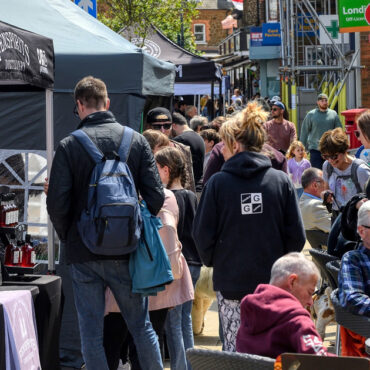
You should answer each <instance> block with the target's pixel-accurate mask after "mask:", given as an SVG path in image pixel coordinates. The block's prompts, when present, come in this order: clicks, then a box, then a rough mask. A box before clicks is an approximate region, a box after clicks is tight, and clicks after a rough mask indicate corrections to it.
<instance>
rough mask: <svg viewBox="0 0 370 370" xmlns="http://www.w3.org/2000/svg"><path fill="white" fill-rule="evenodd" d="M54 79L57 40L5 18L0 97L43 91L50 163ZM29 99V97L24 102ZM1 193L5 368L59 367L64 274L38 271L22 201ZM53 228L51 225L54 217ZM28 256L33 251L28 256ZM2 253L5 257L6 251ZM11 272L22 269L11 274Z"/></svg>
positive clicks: (4, 128)
mask: <svg viewBox="0 0 370 370" xmlns="http://www.w3.org/2000/svg"><path fill="white" fill-rule="evenodd" d="M53 84H54V48H53V41H52V40H51V39H49V38H46V37H43V36H40V35H37V34H35V33H32V32H29V31H26V30H23V29H20V28H17V27H15V26H12V25H9V24H7V23H3V22H0V96H1V99H0V100H1V101H2V100H3V96H4V95H6V94H8V93H9V92H14V91H16V92H19V93H22V94H24V96H27V95H28V94H34V93H39V94H40V97H42V98H43V101H44V107H45V111H44V117H45V119H44V120H43V122H44V123H45V128H44V130H43V131H44V132H45V133H46V134H45V136H46V143H45V144H44V145H45V146H46V151H47V160H48V162H49V165H50V164H51V161H52V158H53V92H52V88H53ZM28 103H30V102H28ZM26 104H27V100H26V102H25V105H24V106H25V107H26ZM8 113H9V117H7V120H6V121H5V120H0V129H1V132H2V137H4V138H8V137H9V136H8V135H9V134H10V133H9V132H10V131H11V130H9V127H8V125H9V123H10V126H12V125H15V126H16V125H17V122H16V121H15V120H16V117H15V115H12V114H11V112H8ZM17 140H18V141H19V142H21V143H22V145H24V148H27V147H28V145H29V143H30V140H29V137H28V136H27V130H20V131H19V132H18V133H17ZM49 168H50V166H49ZM0 196H1V205H0V239H1V242H2V245H3V246H2V248H0V249H4V248H3V247H6V248H5V250H6V251H5V263H6V264H7V265H9V267H7V268H5V267H4V265H3V263H2V262H3V261H1V265H0V267H1V268H0V308H1V309H0V313H1V315H0V327H1V329H2V330H0V333H1V334H0V337H1V338H0V369H1V370H3V369H4V370H5V369H8V368H9V369H10V368H17V369H18V368H19V369H33V368H35V369H36V368H40V365H41V367H42V368H43V369H50V370H52V369H58V368H59V355H58V352H59V328H60V318H61V279H60V277H57V276H41V275H36V274H33V272H34V267H35V260H34V257H32V252H31V251H32V246H31V245H29V244H28V242H30V243H31V244H32V242H31V241H30V239H28V242H27V241H25V240H23V241H22V239H23V238H24V232H22V231H23V230H24V229H21V228H19V227H18V226H22V225H18V214H19V207H18V206H16V205H15V204H14V199H15V195H14V193H10V192H9V188H5V187H2V188H1V191H0ZM9 201H10V202H9ZM12 202H13V205H11V203H12ZM49 230H52V227H51V224H50V222H49ZM50 249H51V251H50V260H49V268H50V267H51V266H52V264H53V261H51V259H52V258H53V246H52V245H50ZM26 256H28V257H29V259H27V261H26V259H25V257H26ZM0 257H1V259H2V257H3V255H0ZM12 269H13V270H12ZM7 270H8V271H7ZM7 272H17V274H13V275H8V273H7ZM27 273H28V275H27ZM29 273H31V274H29ZM33 306H34V307H35V311H33ZM36 328H37V332H36Z"/></svg>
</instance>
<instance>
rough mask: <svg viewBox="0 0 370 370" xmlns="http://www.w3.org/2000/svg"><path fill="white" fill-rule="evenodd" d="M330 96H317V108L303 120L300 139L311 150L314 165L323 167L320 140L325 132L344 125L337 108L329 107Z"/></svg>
mask: <svg viewBox="0 0 370 370" xmlns="http://www.w3.org/2000/svg"><path fill="white" fill-rule="evenodd" d="M328 105H329V103H328V96H327V95H326V94H323V93H321V94H319V95H318V97H317V108H315V109H313V110H311V111H309V112H308V113H307V115H306V117H305V118H304V120H303V122H302V128H301V136H300V141H302V143H303V145H304V147H305V148H306V149H307V150H309V151H310V162H311V165H312V167H316V168H318V169H320V170H321V169H322V165H323V163H324V160H323V159H322V158H321V153H320V151H319V141H320V138H321V136H322V135H323V134H324V132H326V131H328V130H333V129H335V128H337V127H342V123H341V122H340V120H339V117H338V114H337V112H336V111H335V110H332V109H329V108H328Z"/></svg>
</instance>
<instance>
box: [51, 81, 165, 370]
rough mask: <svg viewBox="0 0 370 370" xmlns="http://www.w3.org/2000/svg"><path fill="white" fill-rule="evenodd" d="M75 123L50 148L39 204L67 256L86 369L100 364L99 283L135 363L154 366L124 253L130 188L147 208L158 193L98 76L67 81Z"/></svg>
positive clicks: (132, 212)
mask: <svg viewBox="0 0 370 370" xmlns="http://www.w3.org/2000/svg"><path fill="white" fill-rule="evenodd" d="M74 98H75V103H76V107H75V111H76V113H77V114H78V116H79V118H80V119H81V123H80V125H79V126H78V129H77V130H76V131H74V132H73V133H72V134H71V135H69V136H67V137H66V138H64V139H63V140H62V141H61V142H60V145H59V147H58V149H57V150H56V153H55V157H54V161H53V165H52V169H51V175H50V183H49V190H48V196H47V209H48V212H49V215H50V218H51V221H52V222H53V225H54V227H55V230H56V231H57V233H58V235H59V238H60V240H61V241H64V242H65V243H66V257H67V261H68V262H69V263H70V264H71V270H72V281H73V290H74V296H75V303H76V309H77V313H78V320H79V326H80V334H81V346H82V353H83V357H84V360H85V363H86V367H87V369H88V370H94V369H97V370H108V364H107V360H106V357H105V354H104V348H103V324H104V308H105V288H106V287H107V286H109V287H110V289H111V290H112V292H113V294H114V296H115V298H116V301H117V303H118V305H119V307H120V309H121V312H122V315H123V317H124V319H125V321H126V323H127V326H128V328H129V330H130V332H131V334H132V336H133V338H134V341H135V345H136V348H137V351H138V354H139V359H140V363H141V366H142V368H144V369H162V367H163V365H162V361H161V357H160V352H159V347H158V340H157V336H156V334H155V332H154V331H153V329H152V326H151V323H150V321H149V318H148V307H147V300H146V299H144V298H142V297H141V295H139V294H134V293H132V292H131V277H130V274H129V256H130V253H131V252H133V251H134V250H135V249H136V247H137V245H138V240H139V238H140V233H141V216H140V210H139V204H138V196H137V194H138V192H140V195H141V196H142V198H143V199H144V200H145V201H146V203H147V206H148V208H149V210H150V211H151V213H152V214H154V215H156V214H157V213H158V212H159V210H160V209H161V207H162V204H163V201H164V193H163V188H162V185H161V181H160V178H159V175H158V171H157V168H156V164H155V161H154V158H153V155H152V152H151V149H150V147H149V144H148V143H147V141H146V140H145V138H144V137H143V136H142V135H140V134H138V133H137V132H134V131H133V130H132V129H130V128H129V127H127V126H122V125H121V124H119V123H118V122H116V120H115V118H114V116H113V114H112V113H111V112H109V111H108V109H109V104H110V101H109V98H108V94H107V89H106V86H105V84H104V82H103V81H101V80H99V79H97V78H94V77H91V76H88V77H85V78H83V79H82V80H81V81H79V82H78V83H77V85H76V87H75V92H74Z"/></svg>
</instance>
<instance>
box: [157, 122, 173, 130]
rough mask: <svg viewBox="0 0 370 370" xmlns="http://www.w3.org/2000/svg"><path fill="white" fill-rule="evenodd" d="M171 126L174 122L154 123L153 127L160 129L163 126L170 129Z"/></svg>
mask: <svg viewBox="0 0 370 370" xmlns="http://www.w3.org/2000/svg"><path fill="white" fill-rule="evenodd" d="M171 126H172V123H160V124H155V125H152V129H153V130H160V129H161V128H162V127H163V129H164V130H169V129H170V128H171Z"/></svg>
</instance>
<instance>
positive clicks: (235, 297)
mask: <svg viewBox="0 0 370 370" xmlns="http://www.w3.org/2000/svg"><path fill="white" fill-rule="evenodd" d="M265 119H266V113H265V112H264V111H263V109H262V108H261V106H260V105H258V103H256V102H252V103H249V104H248V106H247V108H246V109H244V110H243V111H242V112H241V113H239V114H238V115H237V116H235V118H234V117H233V118H232V119H231V120H229V121H228V122H226V123H225V124H224V125H223V126H222V127H221V130H220V134H221V137H222V140H223V142H224V143H225V146H224V149H223V155H224V157H225V160H226V162H225V164H224V165H223V167H222V169H221V172H219V173H217V174H215V175H213V176H212V177H211V179H210V180H209V181H208V183H207V185H206V187H205V188H204V190H203V195H202V198H201V200H200V203H199V207H198V210H197V213H196V216H195V219H194V224H193V236H194V240H195V243H196V246H197V249H198V251H199V254H200V257H201V259H202V261H203V263H204V264H205V265H206V266H212V267H213V283H214V289H215V291H217V300H218V309H219V313H220V317H221V324H222V328H223V333H224V349H225V350H226V351H231V352H233V351H235V339H236V334H237V331H238V328H239V325H240V301H241V299H242V298H243V297H244V296H245V295H246V294H250V293H253V292H254V290H255V288H256V287H257V285H258V284H262V283H268V282H269V278H270V271H271V267H272V265H273V263H274V262H275V261H276V260H277V259H278V258H280V257H281V256H283V255H284V254H286V253H289V252H294V251H297V252H299V251H301V250H302V248H303V246H304V243H305V233H304V228H303V224H302V219H301V214H300V211H299V207H298V203H297V199H296V196H295V192H294V186H293V185H292V183H291V181H290V180H289V178H288V176H287V175H286V174H285V173H283V172H282V171H278V170H275V169H273V168H272V167H271V161H270V159H269V158H268V157H266V156H265V155H263V154H261V153H260V151H261V149H262V146H263V144H264V142H265V131H264V129H263V126H262V124H263V122H264V121H265Z"/></svg>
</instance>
